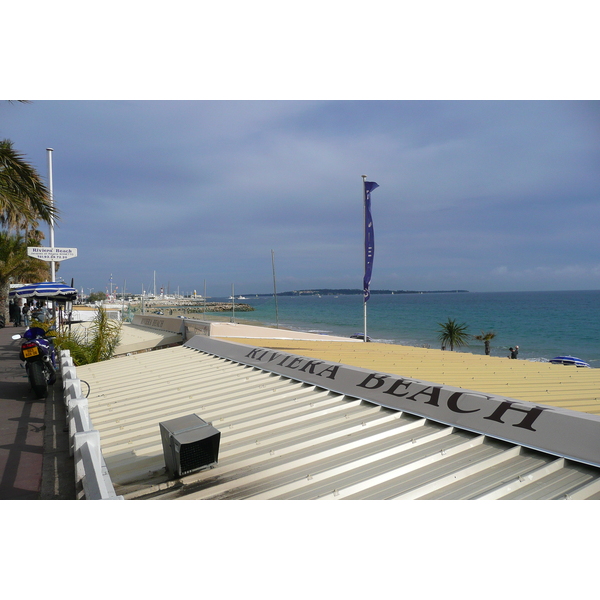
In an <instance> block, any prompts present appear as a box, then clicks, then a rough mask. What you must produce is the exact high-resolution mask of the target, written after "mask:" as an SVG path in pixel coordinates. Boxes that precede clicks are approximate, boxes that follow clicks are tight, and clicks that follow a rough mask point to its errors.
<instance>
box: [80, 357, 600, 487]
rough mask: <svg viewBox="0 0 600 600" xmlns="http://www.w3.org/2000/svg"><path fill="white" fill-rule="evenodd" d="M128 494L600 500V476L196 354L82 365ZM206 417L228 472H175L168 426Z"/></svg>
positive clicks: (110, 457)
mask: <svg viewBox="0 0 600 600" xmlns="http://www.w3.org/2000/svg"><path fill="white" fill-rule="evenodd" d="M77 374H78V377H80V378H81V379H83V380H85V381H87V382H88V383H89V384H90V394H89V405H90V415H91V418H92V421H93V426H94V428H95V429H97V430H98V431H100V436H101V442H102V452H103V455H104V458H105V460H106V464H107V467H108V470H109V473H110V475H111V478H112V480H113V483H114V485H115V490H116V492H117V494H120V495H124V496H125V498H160V499H175V498H181V499H417V498H423V499H479V498H481V499H485V498H490V499H492V498H539V499H542V498H543V499H545V498H567V497H573V498H575V497H577V498H593V497H597V496H598V495H599V494H600V469H597V468H595V467H592V466H587V465H583V464H579V463H576V462H573V461H569V460H565V459H562V458H557V457H555V456H552V455H550V454H546V453H543V452H538V451H535V450H529V449H525V448H522V447H520V446H518V445H515V444H511V443H508V442H504V441H499V440H495V439H492V438H490V437H488V436H486V435H481V434H478V433H473V432H469V431H464V430H461V429H459V428H456V427H450V426H446V425H442V424H439V423H436V422H434V421H431V420H429V419H425V418H421V417H417V416H414V415H412V414H409V413H407V412H402V411H395V410H392V409H388V408H384V407H381V406H379V405H376V404H373V403H371V402H368V401H365V400H361V399H359V398H354V397H349V396H345V395H343V394H338V393H335V392H332V391H329V390H328V389H325V388H324V387H319V386H315V385H312V384H307V383H303V382H302V381H295V380H291V379H288V378H286V377H284V376H280V375H275V374H273V373H270V372H268V371H265V370H262V369H259V368H256V367H252V366H244V365H241V364H238V363H236V362H233V361H231V360H228V359H224V358H218V357H215V356H213V355H211V354H208V353H205V352H202V351H198V350H194V349H192V348H188V347H181V346H179V347H174V348H169V349H164V350H159V351H155V352H151V353H144V354H137V355H133V356H128V357H122V358H118V359H114V360H111V361H108V362H104V363H96V364H94V365H89V366H85V367H78V369H77ZM192 413H196V414H198V415H199V416H200V417H201V418H202V419H204V420H205V421H208V422H211V423H212V424H213V425H214V427H216V428H217V429H218V430H219V431H220V432H221V446H220V453H219V461H218V464H217V465H216V466H215V467H214V468H210V469H206V470H203V471H198V472H195V473H191V474H189V475H187V476H184V477H182V478H180V479H176V480H169V479H168V477H167V475H166V473H165V469H164V467H165V462H164V457H163V449H162V441H161V437H160V431H159V423H160V422H162V421H165V420H170V419H174V418H176V417H180V416H185V415H189V414H192Z"/></svg>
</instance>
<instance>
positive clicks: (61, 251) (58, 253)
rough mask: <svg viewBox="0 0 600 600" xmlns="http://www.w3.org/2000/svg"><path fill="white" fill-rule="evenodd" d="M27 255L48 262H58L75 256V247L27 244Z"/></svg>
mask: <svg viewBox="0 0 600 600" xmlns="http://www.w3.org/2000/svg"><path fill="white" fill-rule="evenodd" d="M27 255H28V256H33V258H39V259H40V260H45V261H48V262H60V261H62V260H67V258H75V257H76V256H77V248H45V247H43V246H28V247H27Z"/></svg>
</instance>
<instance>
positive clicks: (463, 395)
mask: <svg viewBox="0 0 600 600" xmlns="http://www.w3.org/2000/svg"><path fill="white" fill-rule="evenodd" d="M246 358H248V359H253V360H255V361H257V362H261V363H267V364H270V365H273V366H277V367H283V368H284V369H292V370H295V371H300V372H303V373H306V374H310V375H317V376H318V377H325V378H327V379H332V380H335V379H336V376H337V375H338V373H339V371H340V366H341V365H331V364H327V363H326V362H324V361H322V360H314V359H309V358H304V357H301V356H293V355H290V354H284V353H281V352H276V351H274V350H265V349H264V348H254V349H253V350H251V351H250V352H249V353H248V354H246ZM265 366H266V365H265ZM355 375H359V379H358V380H356V379H355V380H354V381H353V382H352V383H351V385H352V386H353V387H354V388H355V392H356V395H357V396H359V397H367V396H371V397H372V398H375V397H379V398H381V399H382V400H385V399H388V401H387V402H384V403H385V404H388V405H393V406H396V407H398V408H400V407H401V406H402V407H403V409H407V405H406V403H405V402H404V400H409V401H410V404H412V403H415V406H417V405H421V406H422V410H424V409H426V408H429V407H433V408H434V409H439V410H440V411H441V412H442V413H445V414H448V412H447V411H450V413H452V414H453V415H456V416H457V418H458V417H459V416H461V415H462V418H463V419H464V418H465V416H466V415H469V416H470V415H472V416H473V418H475V419H476V420H477V419H483V420H486V421H492V422H495V423H498V424H500V425H506V426H511V427H516V428H519V429H526V430H528V431H534V432H535V431H537V430H536V429H535V428H534V426H533V425H534V423H535V422H536V421H537V419H538V417H539V416H540V415H541V414H542V413H543V412H544V411H545V410H547V408H545V407H541V406H537V405H535V404H532V405H529V404H527V405H525V404H522V403H520V402H517V401H514V400H509V399H506V398H499V397H498V396H489V395H487V394H481V393H478V392H471V391H464V392H462V391H454V390H449V389H445V388H444V387H443V386H436V385H428V384H425V383H422V382H419V381H414V380H411V379H405V378H395V377H392V376H390V375H384V374H379V373H369V374H368V375H366V376H364V373H357V372H355ZM357 381H358V382H357ZM356 388H361V389H362V390H368V391H369V392H371V394H368V395H365V393H364V392H360V390H359V389H356ZM374 394H375V395H374ZM394 399H396V400H398V401H397V402H394ZM400 399H402V400H400ZM408 410H410V409H408ZM417 412H420V411H417ZM426 412H430V411H426ZM437 412H438V411H437V410H434V411H433V413H437ZM431 416H432V417H433V414H432V415H431ZM438 417H439V418H442V414H440V413H438ZM452 420H453V419H452Z"/></svg>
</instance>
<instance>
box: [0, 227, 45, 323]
mask: <svg viewBox="0 0 600 600" xmlns="http://www.w3.org/2000/svg"><path fill="white" fill-rule="evenodd" d="M27 245H28V240H27V239H26V238H25V237H23V236H22V235H20V234H18V233H9V232H7V231H0V312H1V313H3V314H4V318H5V321H6V322H7V323H8V295H9V292H10V284H11V282H13V283H18V282H20V281H46V280H47V279H49V276H50V267H49V263H47V262H44V261H42V260H38V259H37V258H32V257H31V256H28V255H27Z"/></svg>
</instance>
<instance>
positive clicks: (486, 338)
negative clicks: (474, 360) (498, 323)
mask: <svg viewBox="0 0 600 600" xmlns="http://www.w3.org/2000/svg"><path fill="white" fill-rule="evenodd" d="M495 337H496V333H495V332H494V331H487V332H485V333H484V332H483V330H482V331H481V335H476V336H474V339H476V340H478V341H480V342H483V343H484V345H485V353H486V355H487V356H489V355H490V342H491V341H492V340H493V339H494V338H495Z"/></svg>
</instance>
